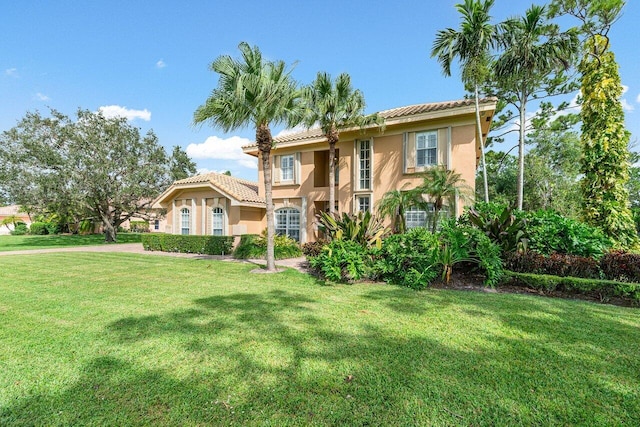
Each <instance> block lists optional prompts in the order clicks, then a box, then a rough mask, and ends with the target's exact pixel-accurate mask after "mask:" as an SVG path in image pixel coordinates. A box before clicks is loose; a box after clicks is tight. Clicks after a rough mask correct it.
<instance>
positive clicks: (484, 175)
mask: <svg viewBox="0 0 640 427" xmlns="http://www.w3.org/2000/svg"><path fill="white" fill-rule="evenodd" d="M475 103H476V135H477V138H478V141H480V157H481V159H482V181H483V184H484V201H485V202H487V203H489V182H488V180H487V162H486V160H485V158H484V140H483V139H482V125H481V124H480V102H479V100H478V85H476V86H475Z"/></svg>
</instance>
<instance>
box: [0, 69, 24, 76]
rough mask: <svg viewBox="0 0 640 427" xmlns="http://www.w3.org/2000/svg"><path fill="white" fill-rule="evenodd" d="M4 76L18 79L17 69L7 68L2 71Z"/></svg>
mask: <svg viewBox="0 0 640 427" xmlns="http://www.w3.org/2000/svg"><path fill="white" fill-rule="evenodd" d="M4 74H5V75H7V76H9V77H14V78H18V77H20V76H19V75H18V69H17V68H8V69H6V70H4Z"/></svg>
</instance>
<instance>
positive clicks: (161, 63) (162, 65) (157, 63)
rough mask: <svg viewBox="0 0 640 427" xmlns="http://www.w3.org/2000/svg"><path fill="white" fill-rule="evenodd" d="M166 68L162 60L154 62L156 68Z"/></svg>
mask: <svg viewBox="0 0 640 427" xmlns="http://www.w3.org/2000/svg"><path fill="white" fill-rule="evenodd" d="M166 66H167V63H166V62H164V61H163V60H162V59H160V60H159V61H158V62H156V68H164V67H166Z"/></svg>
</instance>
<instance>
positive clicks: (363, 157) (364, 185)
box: [357, 139, 372, 190]
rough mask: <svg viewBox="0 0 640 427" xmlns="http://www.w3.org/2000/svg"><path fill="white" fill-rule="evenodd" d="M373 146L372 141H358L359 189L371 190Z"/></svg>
mask: <svg viewBox="0 0 640 427" xmlns="http://www.w3.org/2000/svg"><path fill="white" fill-rule="evenodd" d="M371 148H372V144H371V140H370V139H361V140H358V144H357V150H358V175H357V179H358V189H359V190H371V179H372V173H371V172H372V158H371V157H372V149H371Z"/></svg>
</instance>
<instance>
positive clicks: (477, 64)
mask: <svg viewBox="0 0 640 427" xmlns="http://www.w3.org/2000/svg"><path fill="white" fill-rule="evenodd" d="M493 2H494V0H465V1H464V3H462V4H457V5H456V9H458V12H460V14H461V15H462V22H461V23H460V29H459V30H458V31H456V30H454V29H453V28H447V29H445V30H440V31H438V33H437V34H436V39H435V41H434V42H433V47H432V49H431V57H434V56H436V57H437V58H438V62H439V63H440V65H441V66H442V72H443V73H444V75H445V76H451V63H452V62H453V61H454V60H455V59H456V58H457V59H458V60H459V61H460V65H461V68H462V82H463V83H464V84H465V86H467V87H468V88H472V90H473V93H474V99H475V107H476V138H478V139H477V140H478V141H479V143H480V155H481V160H482V179H483V182H484V201H485V202H488V201H489V184H488V181H487V164H486V162H485V158H484V141H483V139H482V127H481V124H480V106H479V100H478V98H479V95H478V87H479V86H480V85H481V84H483V83H484V82H485V81H486V79H487V76H488V73H489V62H490V56H489V53H490V50H491V48H492V47H493V46H494V45H495V43H496V29H495V27H494V26H493V25H492V24H491V23H490V20H491V16H490V15H489V10H490V9H491V6H493Z"/></svg>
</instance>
